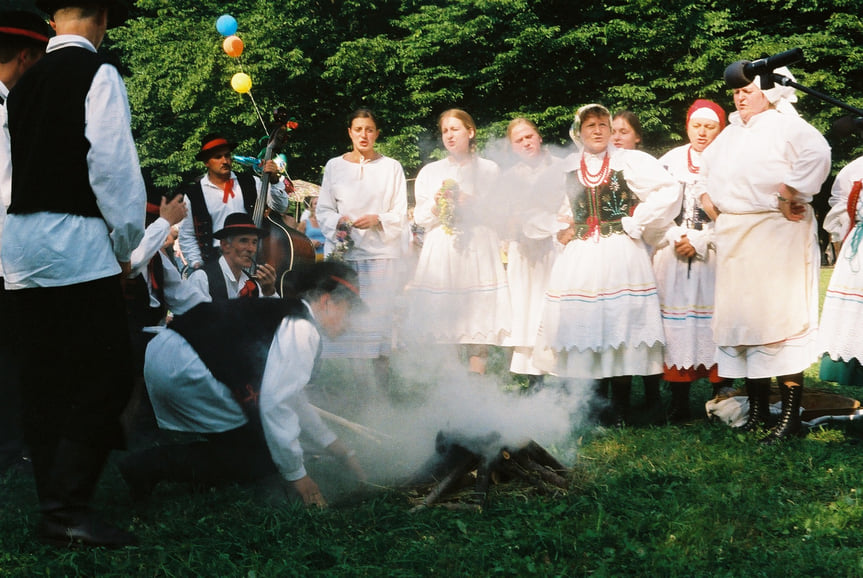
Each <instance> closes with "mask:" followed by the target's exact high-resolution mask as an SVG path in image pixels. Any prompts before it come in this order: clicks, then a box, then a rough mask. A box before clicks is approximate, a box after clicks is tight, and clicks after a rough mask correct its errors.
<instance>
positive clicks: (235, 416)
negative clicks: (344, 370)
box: [120, 262, 365, 505]
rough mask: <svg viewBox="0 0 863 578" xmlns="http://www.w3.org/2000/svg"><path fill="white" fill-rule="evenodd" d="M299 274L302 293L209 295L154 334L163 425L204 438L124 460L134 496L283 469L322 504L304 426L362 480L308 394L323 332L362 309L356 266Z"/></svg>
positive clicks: (153, 379) (296, 284) (156, 402)
mask: <svg viewBox="0 0 863 578" xmlns="http://www.w3.org/2000/svg"><path fill="white" fill-rule="evenodd" d="M291 274H292V275H293V278H292V279H291V280H289V282H288V285H289V286H290V288H291V291H292V294H294V293H295V294H296V295H297V296H298V297H299V298H286V299H232V300H228V301H221V302H217V303H216V302H214V303H202V304H200V305H198V306H197V307H195V308H193V309H192V310H191V311H189V312H188V313H186V314H184V315H180V316H179V317H177V318H175V319H174V321H172V322H171V325H170V326H169V327H168V328H167V329H166V330H164V331H162V332H161V333H160V334H159V335H157V336H156V337H155V338H154V339H153V340H152V341H151V342H150V345H149V346H148V347H147V357H146V362H145V364H144V377H145V379H146V381H147V390H148V391H149V393H150V399H151V400H152V402H153V408H154V410H155V414H156V418H157V419H158V421H159V427H161V428H162V429H165V430H172V431H182V432H195V433H199V434H202V435H203V437H204V438H206V441H201V442H195V443H191V444H185V445H174V446H171V445H160V446H156V447H153V448H150V449H147V450H143V451H140V452H136V453H133V454H130V455H129V456H127V457H126V458H124V459H123V460H122V461H121V462H120V472H121V474H122V475H123V478H124V479H125V480H126V482H127V484H128V485H129V489H130V491H131V494H132V496H133V498H136V499H145V498H147V497H148V496H149V495H150V493H151V492H152V491H153V489H154V488H155V486H156V485H157V484H158V483H159V482H161V481H175V482H195V483H198V484H219V483H226V482H248V481H254V480H257V479H261V478H264V477H268V476H271V475H273V474H276V473H279V474H281V477H282V478H283V479H284V480H285V481H287V482H289V483H290V486H291V487H292V488H293V489H294V490H295V491H296V493H297V494H298V495H299V496H300V497H301V498H302V499H303V501H304V502H305V503H306V504H314V505H325V504H326V501H325V500H324V497H323V496H322V495H321V492H320V490H319V488H318V486H317V484H316V483H315V482H314V480H312V478H311V477H309V475H308V473H307V472H306V469H305V465H304V460H303V450H302V447H301V445H300V440H299V436H300V433H301V432H302V433H303V434H304V436H305V437H308V438H311V439H312V440H314V442H315V443H316V444H317V445H319V446H320V447H324V448H326V449H327V451H328V452H329V453H330V454H331V455H333V456H334V457H336V458H339V459H341V460H342V461H343V463H344V465H345V468H346V469H347V470H348V471H350V472H352V473H353V474H354V475H355V476H356V477H357V478H359V479H365V474H364V473H363V470H362V467H361V466H360V464H359V462H357V460H356V458H355V455H354V452H353V451H350V450H349V449H348V448H347V447H346V446H345V445H344V443H342V442H341V441H340V440H339V439H338V438H337V437H336V435H335V434H334V433H333V432H332V431H330V430H329V428H327V427H326V425H324V423H323V422H322V421H321V418H320V416H319V415H318V413H317V412H316V411H315V410H314V408H313V407H312V406H310V404H309V402H308V399H307V398H306V394H305V386H306V384H308V383H309V381H310V380H311V379H312V376H313V375H314V373H315V368H316V365H317V360H318V357H319V356H320V350H321V339H322V338H323V336H324V335H326V336H327V337H330V338H333V337H336V336H338V335H340V334H341V333H343V332H344V331H345V329H346V328H347V324H348V318H349V316H350V314H351V313H352V312H353V311H355V310H357V309H365V304H364V303H363V301H362V299H360V293H359V288H358V286H357V283H358V281H357V274H356V272H355V271H354V270H353V269H351V268H350V267H349V266H347V265H345V264H344V263H338V262H323V263H317V264H314V265H310V266H307V268H306V269H300V268H298V269H295V270H293V271H291Z"/></svg>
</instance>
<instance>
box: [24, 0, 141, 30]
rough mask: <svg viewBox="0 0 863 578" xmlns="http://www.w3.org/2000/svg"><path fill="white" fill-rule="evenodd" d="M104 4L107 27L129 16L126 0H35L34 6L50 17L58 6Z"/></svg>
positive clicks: (121, 21) (119, 23) (123, 20)
mask: <svg viewBox="0 0 863 578" xmlns="http://www.w3.org/2000/svg"><path fill="white" fill-rule="evenodd" d="M92 5H97V6H106V7H107V8H108V28H113V27H115V26H119V25H121V24H122V23H123V22H125V21H126V18H128V17H129V4H128V2H127V0H79V1H77V2H76V1H75V0H36V7H37V8H39V10H42V11H43V12H45V13H46V14H48V15H49V16H50V17H51V18H53V17H54V13H55V12H56V11H57V10H59V9H60V8H69V7H70V6H92Z"/></svg>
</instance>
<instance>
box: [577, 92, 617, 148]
mask: <svg viewBox="0 0 863 578" xmlns="http://www.w3.org/2000/svg"><path fill="white" fill-rule="evenodd" d="M591 109H599V110H600V111H602V112H603V113H604V114H605V115H607V116H608V118H611V112H609V110H608V109H607V108H605V107H604V106H602V105H601V104H596V103H592V104H585V105H584V106H582V107H580V108H579V109H578V110H577V111H575V120H573V121H572V126H571V127H569V138H571V139H572V142H574V143H575V146H576V147H578V148H579V149H583V148H584V143H583V142H581V122H582V121H583V120H584V113H586V112H587V111H588V110H591Z"/></svg>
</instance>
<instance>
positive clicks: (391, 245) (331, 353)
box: [317, 108, 407, 391]
mask: <svg viewBox="0 0 863 578" xmlns="http://www.w3.org/2000/svg"><path fill="white" fill-rule="evenodd" d="M379 135H380V131H379V130H378V122H377V119H376V118H375V115H374V113H373V112H372V111H371V110H369V109H367V108H360V109H358V110H356V111H354V113H353V114H351V116H350V117H349V118H348V136H349V137H350V139H351V143H352V145H353V147H352V150H351V152H348V153H345V154H343V155H340V156H337V157H335V158H332V159H330V160H329V161H328V162H327V164H326V166H325V167H324V178H323V181H322V183H321V191H320V196H319V197H318V206H317V217H318V223H319V225H320V228H321V231H322V232H323V234H324V237H325V238H326V243H325V250H324V253H325V254H327V255H330V256H331V258H337V259H341V260H344V262H345V263H347V264H348V265H350V266H351V267H352V268H353V269H354V270H355V271H356V272H357V274H358V275H359V279H360V295H362V298H363V300H364V301H365V302H366V304H367V305H368V311H367V312H366V313H365V314H362V315H358V316H356V318H354V319H353V320H352V322H351V326H350V328H349V329H348V331H347V332H345V334H343V335H341V336H340V337H338V338H336V339H331V340H330V339H327V340H324V348H323V353H322V355H321V356H322V357H323V358H350V359H354V360H356V359H365V360H367V359H371V360H372V363H373V369H374V376H375V380H376V381H377V383H378V386H379V387H381V388H383V390H384V391H386V390H387V388H388V384H389V358H390V353H391V348H392V336H393V311H394V309H393V307H394V304H395V301H396V299H395V298H396V294H397V291H398V288H399V287H398V284H399V274H400V273H399V269H398V262H399V259H400V257H401V256H402V237H403V233H404V230H405V227H406V226H407V187H406V184H405V175H404V171H403V170H402V166H401V164H399V162H398V161H396V160H395V159H391V158H389V157H385V156H384V155H382V154H380V153H378V152H377V151H376V150H375V142H376V141H377V139H378V136H379ZM359 365H360V364H359V363H358V362H355V367H354V370H355V372H356V373H357V374H359V375H362V374H364V373H365V372H364V371H363V369H364V368H363V367H360V366H359Z"/></svg>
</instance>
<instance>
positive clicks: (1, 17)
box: [0, 0, 54, 44]
mask: <svg viewBox="0 0 863 578" xmlns="http://www.w3.org/2000/svg"><path fill="white" fill-rule="evenodd" d="M53 35H54V32H53V30H51V27H50V26H49V25H48V23H47V22H46V21H45V15H44V14H42V13H41V12H39V11H38V10H37V9H36V7H35V6H34V5H33V3H32V2H25V1H23V0H17V1H16V0H6V1H5V2H0V37H2V36H18V37H21V38H29V39H31V40H33V41H35V42H39V43H42V44H47V43H48V39H49V38H50V37H51V36H53Z"/></svg>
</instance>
